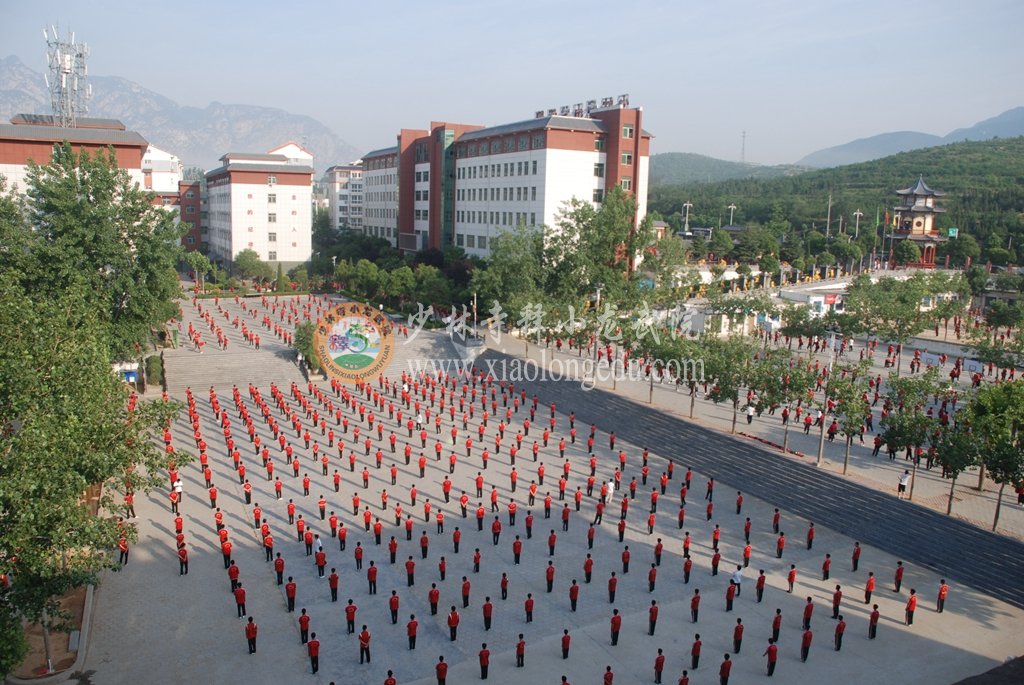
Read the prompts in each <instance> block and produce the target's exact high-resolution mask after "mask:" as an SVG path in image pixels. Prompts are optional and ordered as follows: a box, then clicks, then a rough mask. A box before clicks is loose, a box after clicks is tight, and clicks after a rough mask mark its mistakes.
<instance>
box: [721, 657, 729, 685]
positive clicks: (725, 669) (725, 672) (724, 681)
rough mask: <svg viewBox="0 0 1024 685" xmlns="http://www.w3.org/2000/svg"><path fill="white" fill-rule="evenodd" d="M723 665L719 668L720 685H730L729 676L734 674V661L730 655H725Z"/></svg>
mask: <svg viewBox="0 0 1024 685" xmlns="http://www.w3.org/2000/svg"><path fill="white" fill-rule="evenodd" d="M724 656H725V659H724V660H723V661H722V665H721V666H719V667H718V682H719V683H720V685H729V674H730V673H731V672H732V661H731V660H730V659H729V655H728V654H725V655H724Z"/></svg>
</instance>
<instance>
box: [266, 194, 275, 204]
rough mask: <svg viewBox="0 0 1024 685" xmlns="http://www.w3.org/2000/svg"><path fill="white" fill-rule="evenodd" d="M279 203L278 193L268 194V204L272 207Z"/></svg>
mask: <svg viewBox="0 0 1024 685" xmlns="http://www.w3.org/2000/svg"><path fill="white" fill-rule="evenodd" d="M276 203H277V193H267V204H268V205H272V204H276Z"/></svg>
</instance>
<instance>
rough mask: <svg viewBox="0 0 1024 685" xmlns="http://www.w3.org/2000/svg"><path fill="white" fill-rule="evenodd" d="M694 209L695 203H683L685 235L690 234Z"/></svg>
mask: <svg viewBox="0 0 1024 685" xmlns="http://www.w3.org/2000/svg"><path fill="white" fill-rule="evenodd" d="M691 207H693V203H692V202H690V201H689V200H687V201H686V202H684V203H683V212H684V214H683V231H684V232H685V233H689V232H690V208H691Z"/></svg>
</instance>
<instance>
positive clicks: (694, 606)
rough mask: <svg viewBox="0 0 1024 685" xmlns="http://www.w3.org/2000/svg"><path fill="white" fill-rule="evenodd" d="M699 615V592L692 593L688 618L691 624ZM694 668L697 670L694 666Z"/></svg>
mask: <svg viewBox="0 0 1024 685" xmlns="http://www.w3.org/2000/svg"><path fill="white" fill-rule="evenodd" d="M699 614H700V590H694V591H693V597H692V598H691V599H690V618H692V619H693V622H694V623H696V622H697V617H698V616H699ZM694 668H697V667H696V666H694Z"/></svg>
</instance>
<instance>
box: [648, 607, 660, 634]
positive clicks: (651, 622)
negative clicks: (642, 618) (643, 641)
mask: <svg viewBox="0 0 1024 685" xmlns="http://www.w3.org/2000/svg"><path fill="white" fill-rule="evenodd" d="M657 625H658V601H657V600H655V599H652V600H651V606H650V608H649V609H648V610H647V634H648V635H654V629H655V628H656V627H657Z"/></svg>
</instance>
